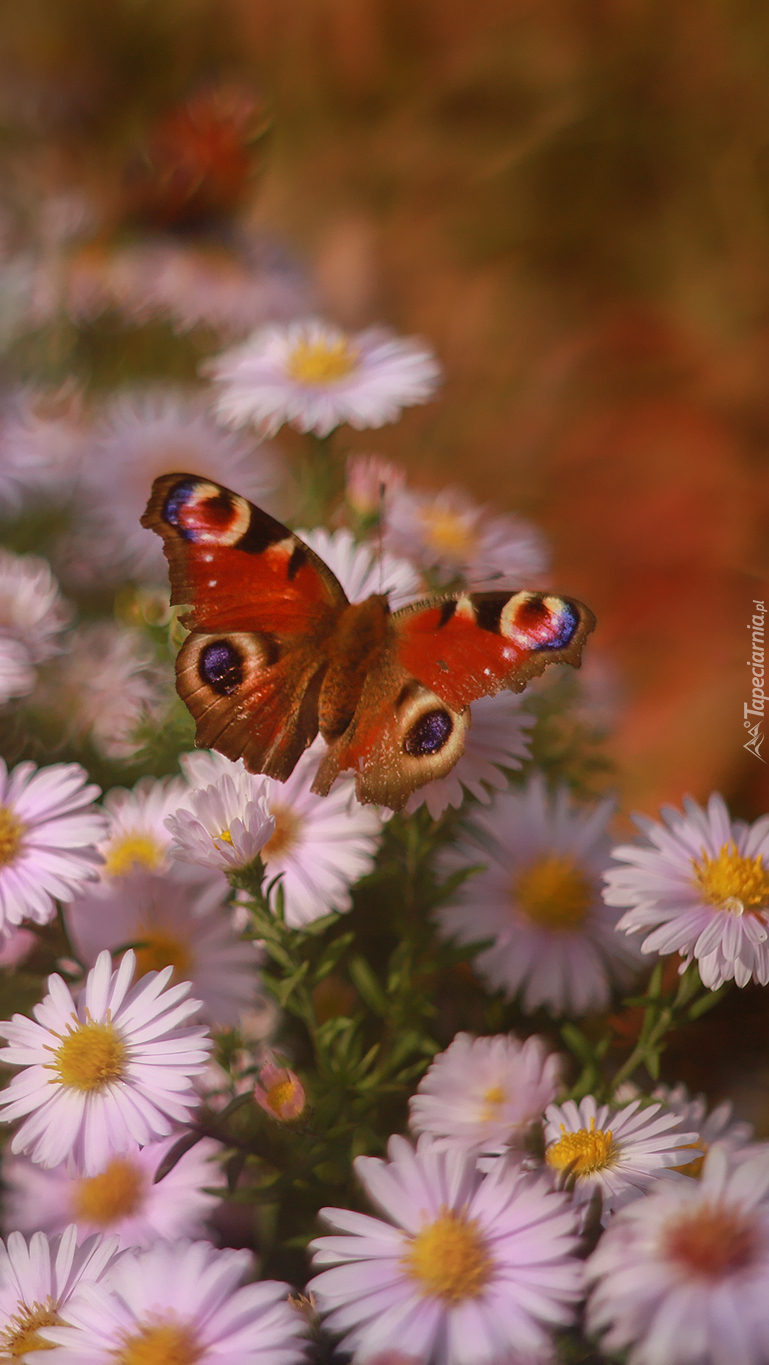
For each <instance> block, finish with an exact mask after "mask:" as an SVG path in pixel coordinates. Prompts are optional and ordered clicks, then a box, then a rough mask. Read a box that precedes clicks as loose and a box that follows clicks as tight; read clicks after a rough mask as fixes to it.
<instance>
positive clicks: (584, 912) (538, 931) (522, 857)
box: [437, 774, 639, 1014]
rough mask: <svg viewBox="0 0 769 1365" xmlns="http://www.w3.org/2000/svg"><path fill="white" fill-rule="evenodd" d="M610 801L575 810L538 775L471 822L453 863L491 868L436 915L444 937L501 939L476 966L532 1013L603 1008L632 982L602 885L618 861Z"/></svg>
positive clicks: (448, 861) (632, 964)
mask: <svg viewBox="0 0 769 1365" xmlns="http://www.w3.org/2000/svg"><path fill="white" fill-rule="evenodd" d="M612 811H613V805H612V802H611V801H601V802H599V803H597V804H594V805H585V806H582V807H575V806H573V805H572V801H571V797H570V795H569V792H568V790H567V789H566V788H565V787H562V788H560V789H559V790H558V791H557V792H556V793H555V795H554V796H553V797H550V796H548V794H547V790H546V788H545V783H544V779H543V778H542V776H541V775H540V774H535V775H534V776H533V777H532V778H531V780H530V781H529V783H528V784H527V786H526V787H524V788H523V789H522V790H521V791H515V792H504V793H501V794H500V795H499V796H497V797H495V798H494V801H493V803H492V805H491V807H490V809H489V810H488V812H486V811H478V812H473V820H472V823H468V825H467V828H466V833H465V835H464V837H463V838H461V839H460V840H459V842H458V844H457V846H456V847H455V848H454V849H452V850H451V853H450V854H448V855H447V856H446V858H445V862H444V867H445V869H446V870H450V871H453V870H454V869H455V868H458V867H462V866H463V865H464V866H466V865H468V864H470V865H472V864H477V863H481V864H484V863H485V864H486V868H485V870H484V871H482V872H479V873H477V874H476V875H475V876H473V877H471V878H470V879H469V880H468V881H467V882H465V883H464V884H463V886H461V887H460V889H459V890H458V891H456V892H455V893H454V895H453V898H452V900H451V902H450V903H449V904H448V905H446V906H445V907H443V908H442V909H440V910H439V911H438V912H437V915H438V919H439V921H440V924H441V928H442V930H443V932H444V933H445V934H447V935H452V936H454V937H455V938H457V939H458V940H459V942H460V943H478V942H481V941H483V940H484V939H493V946H492V947H491V948H486V949H484V950H483V951H482V952H480V953H479V954H478V956H477V957H476V958H475V959H474V966H475V969H476V970H477V971H478V973H479V975H480V976H481V977H482V978H483V980H484V981H485V982H486V983H487V984H488V985H489V987H490V988H491V989H492V990H503V991H504V992H505V995H506V996H507V997H509V998H510V997H512V996H514V995H516V994H517V992H519V991H520V992H521V993H522V1004H523V1008H524V1009H525V1010H527V1011H531V1010H535V1009H538V1008H539V1007H540V1006H541V1005H544V1006H546V1007H547V1008H548V1009H550V1010H551V1011H552V1012H553V1013H556V1014H564V1013H566V1014H585V1013H586V1012H587V1011H588V1010H599V1009H604V1008H605V1007H606V1006H607V1005H608V1003H609V1000H610V992H611V985H612V983H613V982H615V981H616V982H617V983H620V984H625V983H627V982H628V981H629V980H630V979H631V978H632V975H633V972H634V970H635V969H636V965H637V963H638V960H639V959H638V957H637V954H634V953H633V952H632V950H631V952H628V951H627V946H629V945H626V944H625V943H623V940H622V938H621V936H620V935H619V934H617V933H616V932H615V928H614V925H615V916H614V914H613V913H612V912H611V911H610V910H609V909H608V908H607V907H606V906H605V905H604V903H603V901H602V900H601V895H600V890H599V878H600V875H601V872H602V871H603V869H604V868H605V867H606V864H607V862H608V856H609V848H610V844H609V840H608V836H607V833H606V829H607V825H608V823H609V820H610V819H611V815H612Z"/></svg>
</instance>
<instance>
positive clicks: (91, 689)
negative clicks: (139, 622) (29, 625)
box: [46, 621, 171, 759]
mask: <svg viewBox="0 0 769 1365" xmlns="http://www.w3.org/2000/svg"><path fill="white" fill-rule="evenodd" d="M70 639H71V649H70V653H69V654H67V655H66V656H65V657H64V658H63V659H61V660H59V661H58V662H57V665H56V669H55V676H53V677H52V678H51V679H49V682H48V691H47V693H46V697H47V699H48V700H49V701H50V706H51V708H52V709H53V710H54V711H56V712H58V713H59V714H60V716H61V719H62V723H63V724H64V725H65V727H66V729H67V731H68V733H69V734H70V735H71V736H72V737H73V738H75V739H83V738H84V737H85V736H88V738H89V739H90V740H91V742H92V744H93V745H94V748H95V749H97V750H98V751H99V753H101V754H103V755H104V756H105V757H107V758H114V759H124V758H130V757H131V755H132V754H135V753H136V751H137V749H139V748H141V746H142V743H143V740H142V737H141V734H140V728H141V726H142V725H143V724H144V725H146V724H148V723H150V722H157V721H158V720H159V718H160V716H161V714H162V712H163V711H164V710H165V708H166V707H167V705H168V704H169V703H170V699H171V670H170V667H169V668H168V669H167V670H166V671H165V672H163V671H162V670H161V669H160V668H159V667H158V666H157V665H156V664H155V662H154V659H153V657H152V653H151V650H150V647H149V645H148V644H147V642H146V640H145V639H143V638H142V636H141V634H140V633H139V632H138V631H134V630H130V629H127V628H126V627H123V626H119V625H116V624H114V623H113V622H111V621H99V622H97V623H96V624H95V625H90V626H83V627H81V628H80V629H78V630H75V631H73V632H72V635H71V637H70Z"/></svg>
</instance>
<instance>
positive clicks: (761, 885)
mask: <svg viewBox="0 0 769 1365" xmlns="http://www.w3.org/2000/svg"><path fill="white" fill-rule="evenodd" d="M692 867H693V868H694V885H695V886H696V887H697V889H698V890H699V892H700V893H701V895H702V896H703V898H704V899H705V900H706V901H707V902H708V904H709V905H715V906H717V908H718V909H719V910H725V911H726V912H727V913H728V914H732V915H743V914H744V913H745V911H746V910H747V911H748V913H750V912H752V911H756V910H769V868H767V867H766V865H765V863H764V860H763V858H762V857H761V856H760V855H759V856H757V857H755V858H744V857H743V855H742V854H741V853H738V852H737V845H736V844H734V843H729V844H724V845H723V847H722V848H721V850H720V852H719V854H718V857H717V858H709V857H708V855H707V853H706V852H705V850H704V848H703V850H702V857H701V858H699V859H697V858H692Z"/></svg>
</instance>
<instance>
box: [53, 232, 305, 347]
mask: <svg viewBox="0 0 769 1365" xmlns="http://www.w3.org/2000/svg"><path fill="white" fill-rule="evenodd" d="M238 245H240V246H242V248H243V249H241V250H236V251H233V250H230V249H227V248H226V247H224V246H221V245H219V244H215V243H213V242H207V243H201V244H194V243H190V242H184V241H179V240H177V239H174V238H173V237H172V236H171V235H168V236H160V235H158V236H157V237H155V238H150V239H149V240H146V241H142V242H140V243H138V244H136V245H132V246H128V247H123V248H121V249H119V250H116V251H112V252H110V253H109V254H107V255H104V256H102V257H97V256H96V255H95V253H94V252H93V250H86V251H84V252H82V253H80V255H79V256H75V257H74V258H73V260H72V264H71V267H70V279H69V311H70V313H71V314H72V315H73V316H74V317H75V318H77V319H85V320H91V319H93V318H94V317H96V316H98V314H99V313H101V312H103V311H104V310H105V309H106V308H110V307H112V308H117V309H119V310H120V311H121V312H122V313H123V314H124V316H125V317H127V318H128V319H129V320H130V321H131V322H133V323H139V324H141V323H145V322H147V321H148V320H150V319H152V318H157V317H161V318H163V317H164V318H168V319H170V321H171V322H172V324H173V326H174V328H175V329H176V331H177V332H188V331H190V329H191V328H193V327H200V326H204V327H214V328H217V329H218V330H219V331H222V332H225V333H228V334H231V335H234V336H237V335H242V334H243V333H245V332H249V331H250V330H251V329H252V328H254V327H258V326H261V325H262V324H264V323H266V322H268V321H270V320H276V319H277V320H281V319H289V318H292V317H296V316H297V315H298V314H299V313H302V312H303V311H304V310H305V309H306V307H307V303H308V288H307V285H306V283H305V281H304V280H303V279H302V276H301V274H300V272H299V270H298V269H297V268H296V266H294V265H293V263H292V262H290V261H288V260H287V259H286V257H285V255H283V254H282V253H281V252H280V250H279V248H275V247H274V246H273V244H271V243H267V242H253V241H252V240H249V241H248V242H244V243H242V244H238ZM271 248H272V249H271Z"/></svg>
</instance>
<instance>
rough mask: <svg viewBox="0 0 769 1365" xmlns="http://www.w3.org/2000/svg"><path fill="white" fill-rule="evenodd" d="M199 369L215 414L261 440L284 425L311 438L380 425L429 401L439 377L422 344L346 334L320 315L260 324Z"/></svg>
mask: <svg viewBox="0 0 769 1365" xmlns="http://www.w3.org/2000/svg"><path fill="white" fill-rule="evenodd" d="M204 368H205V373H206V374H208V375H210V376H211V378H212V379H214V381H215V382H216V383H217V384H218V386H219V397H218V400H217V405H216V406H217V412H218V414H219V416H220V417H221V418H222V419H223V420H224V421H225V422H227V423H229V424H230V425H231V426H236V427H242V426H246V425H247V424H248V423H249V422H250V423H252V424H253V426H254V427H255V428H256V429H257V431H259V432H260V433H262V434H264V435H266V436H274V435H275V433H276V431H278V430H279V428H280V427H282V426H283V423H284V422H289V423H290V424H291V425H292V426H294V427H296V429H297V430H298V431H314V432H315V434H316V436H328V434H329V432H331V431H333V430H334V428H335V427H338V426H341V424H342V423H343V422H349V424H350V426H352V427H355V428H356V429H357V430H361V429H363V428H364V427H381V426H384V425H385V423H386V422H395V421H397V419H398V417H399V416H400V412H401V409H402V408H407V407H411V406H412V405H413V404H414V403H426V402H428V400H429V399H430V398H431V397H432V395H433V393H434V392H435V389H436V387H437V384H438V382H439V380H440V377H441V370H440V366H439V365H438V362H437V360H436V359H435V356H434V355H433V353H432V351H430V350H429V349H428V348H427V347H426V346H424V345H423V344H422V343H421V342H418V341H416V340H413V339H412V340H408V341H401V340H399V339H398V338H397V337H394V336H393V335H392V334H391V333H390V332H388V331H387V330H385V329H383V328H379V327H375V328H370V329H369V330H368V331H366V332H358V333H357V334H355V335H350V334H348V333H347V332H342V331H341V330H340V329H339V328H338V327H334V326H332V324H330V323H327V322H322V321H321V320H320V319H318V318H308V319H305V320H303V321H299V322H292V323H290V324H289V325H288V326H287V327H277V326H271V327H263V328H262V329H261V330H260V331H258V332H254V334H253V336H251V337H249V338H248V340H247V341H244V342H243V343H242V345H240V346H233V347H232V349H231V350H229V351H225V352H224V353H223V354H222V355H220V356H218V357H217V358H216V359H215V360H212V361H208V362H207V363H206V365H205V367H204Z"/></svg>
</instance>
